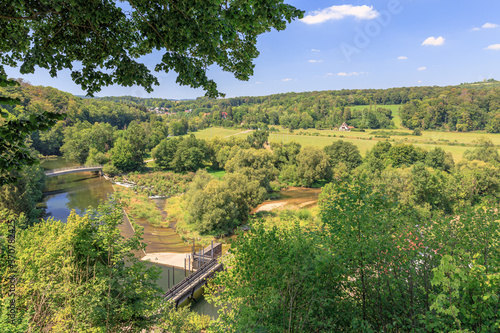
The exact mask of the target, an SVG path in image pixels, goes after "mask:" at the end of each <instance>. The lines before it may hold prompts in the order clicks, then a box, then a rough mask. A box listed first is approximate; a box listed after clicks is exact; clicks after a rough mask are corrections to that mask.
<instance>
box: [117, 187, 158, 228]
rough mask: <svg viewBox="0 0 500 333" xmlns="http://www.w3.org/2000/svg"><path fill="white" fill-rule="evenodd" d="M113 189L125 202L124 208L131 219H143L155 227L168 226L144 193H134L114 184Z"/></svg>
mask: <svg viewBox="0 0 500 333" xmlns="http://www.w3.org/2000/svg"><path fill="white" fill-rule="evenodd" d="M115 191H116V192H117V193H118V194H119V198H120V199H121V200H122V201H123V202H124V204H125V210H126V211H127V213H128V214H129V217H130V218H132V219H144V220H147V221H148V222H149V224H151V225H152V226H155V227H168V223H167V222H165V221H163V219H162V216H161V213H160V211H159V210H158V209H157V208H156V205H155V203H154V202H153V201H152V200H150V199H148V197H147V196H146V195H144V194H140V193H134V191H132V190H131V189H129V188H125V187H121V186H115Z"/></svg>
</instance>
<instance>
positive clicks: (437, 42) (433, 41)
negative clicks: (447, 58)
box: [422, 37, 444, 46]
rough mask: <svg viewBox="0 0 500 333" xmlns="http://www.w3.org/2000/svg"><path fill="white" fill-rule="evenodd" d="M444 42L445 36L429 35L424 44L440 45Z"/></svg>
mask: <svg viewBox="0 0 500 333" xmlns="http://www.w3.org/2000/svg"><path fill="white" fill-rule="evenodd" d="M443 44H444V38H443V37H438V38H436V37H429V38H427V39H426V40H424V42H423V43H422V45H431V46H439V45H443Z"/></svg>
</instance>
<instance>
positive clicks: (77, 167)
mask: <svg viewBox="0 0 500 333" xmlns="http://www.w3.org/2000/svg"><path fill="white" fill-rule="evenodd" d="M102 167H103V166H102V165H100V164H96V165H80V166H74V167H66V168H59V169H52V170H47V171H45V174H46V175H50V174H52V173H58V172H62V171H67V170H79V169H97V168H101V169H102Z"/></svg>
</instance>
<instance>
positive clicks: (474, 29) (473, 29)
mask: <svg viewBox="0 0 500 333" xmlns="http://www.w3.org/2000/svg"><path fill="white" fill-rule="evenodd" d="M479 30H481V29H479V28H472V31H479Z"/></svg>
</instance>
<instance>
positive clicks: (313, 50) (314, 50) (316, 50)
mask: <svg viewBox="0 0 500 333" xmlns="http://www.w3.org/2000/svg"><path fill="white" fill-rule="evenodd" d="M311 52H321V50H318V49H311Z"/></svg>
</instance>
